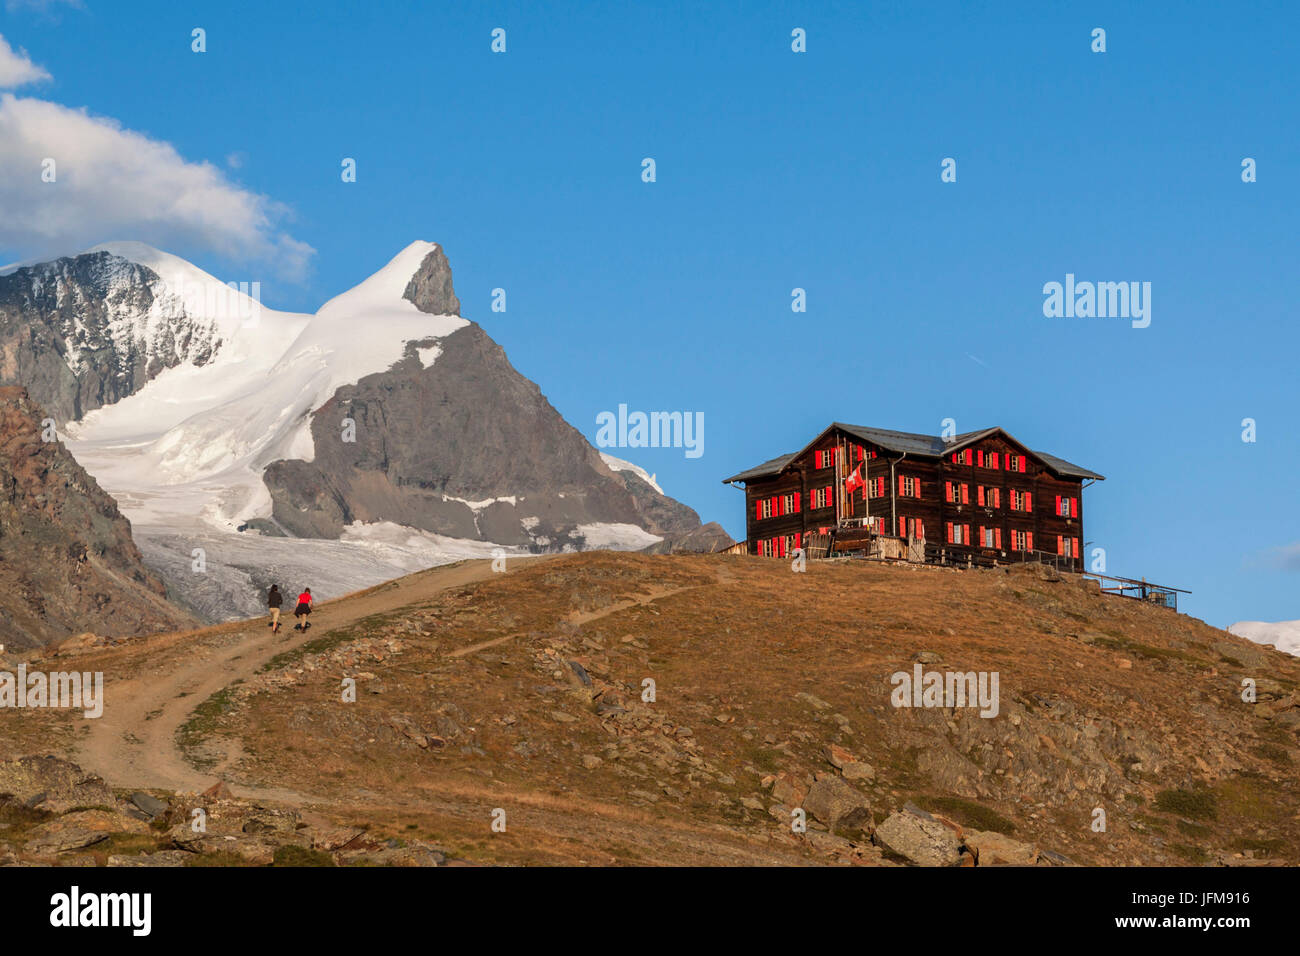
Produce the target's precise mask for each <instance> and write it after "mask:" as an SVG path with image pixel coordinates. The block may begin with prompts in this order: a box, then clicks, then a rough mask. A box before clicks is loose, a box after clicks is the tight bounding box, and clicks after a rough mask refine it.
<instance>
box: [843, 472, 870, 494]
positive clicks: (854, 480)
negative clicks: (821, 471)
mask: <svg viewBox="0 0 1300 956" xmlns="http://www.w3.org/2000/svg"><path fill="white" fill-rule="evenodd" d="M861 470H862V466H861V465H858V467H857V468H854V469H853V472H852V474H850V475H849V476H848V477H847V478H845V479H844V490H845V491H847V492H848V493H849V494H853V492H854V491H856V490H857V489H858V488H861V487H862V486H863V485H864V484H865V482H864V481H863V480H862V476H861V475H859V474H858V472H859V471H861Z"/></svg>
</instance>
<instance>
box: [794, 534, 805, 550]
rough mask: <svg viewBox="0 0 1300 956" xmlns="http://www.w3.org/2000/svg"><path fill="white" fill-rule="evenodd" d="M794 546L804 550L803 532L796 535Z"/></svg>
mask: <svg viewBox="0 0 1300 956" xmlns="http://www.w3.org/2000/svg"><path fill="white" fill-rule="evenodd" d="M794 546H795V547H796V548H802V547H803V532H802V531H796V532H795V533H794Z"/></svg>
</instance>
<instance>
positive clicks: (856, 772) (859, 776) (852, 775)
mask: <svg viewBox="0 0 1300 956" xmlns="http://www.w3.org/2000/svg"><path fill="white" fill-rule="evenodd" d="M840 772H841V773H842V774H844V779H845V780H852V781H854V782H857V781H861V782H863V783H873V782H874V781H875V779H876V770H875V768H874V767H872V766H871V764H869V763H863V762H862V761H861V760H857V761H854V762H853V763H848V764H845V765H844V769H843V770H842V771H840Z"/></svg>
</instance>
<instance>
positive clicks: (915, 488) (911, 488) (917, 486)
mask: <svg viewBox="0 0 1300 956" xmlns="http://www.w3.org/2000/svg"><path fill="white" fill-rule="evenodd" d="M898 493H899V495H900V496H902V497H904V498H919V497H921V479H920V478H906V477H904V476H903V475H899V476H898Z"/></svg>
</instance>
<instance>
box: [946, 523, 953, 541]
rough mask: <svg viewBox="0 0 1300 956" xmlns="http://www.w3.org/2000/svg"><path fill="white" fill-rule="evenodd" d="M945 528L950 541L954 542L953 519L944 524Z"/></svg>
mask: <svg viewBox="0 0 1300 956" xmlns="http://www.w3.org/2000/svg"><path fill="white" fill-rule="evenodd" d="M944 530H945V531H946V532H947V534H948V543H949V544H952V522H951V521H949V522H947V523H945V524H944Z"/></svg>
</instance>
